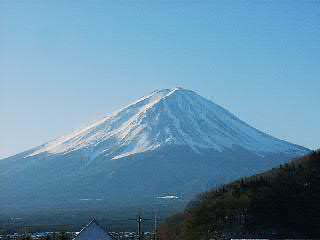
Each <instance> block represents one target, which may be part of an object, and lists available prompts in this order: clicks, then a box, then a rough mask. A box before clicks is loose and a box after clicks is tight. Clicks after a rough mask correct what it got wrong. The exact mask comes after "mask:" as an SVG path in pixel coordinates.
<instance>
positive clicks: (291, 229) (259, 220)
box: [161, 151, 320, 240]
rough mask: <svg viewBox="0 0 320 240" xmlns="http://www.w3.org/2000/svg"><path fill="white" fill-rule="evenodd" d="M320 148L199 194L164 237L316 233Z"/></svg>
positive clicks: (319, 210)
mask: <svg viewBox="0 0 320 240" xmlns="http://www.w3.org/2000/svg"><path fill="white" fill-rule="evenodd" d="M319 176H320V152H319V151H317V152H313V153H312V154H310V155H307V156H305V157H303V158H301V159H298V160H295V161H292V162H290V163H289V164H285V165H283V166H280V167H278V168H274V169H272V170H270V171H267V172H264V173H263V174H259V175H255V176H252V177H250V178H242V179H241V180H238V181H235V182H232V183H229V184H227V185H224V186H222V187H220V188H218V189H214V190H211V191H209V192H206V193H203V194H201V195H199V197H198V198H196V199H194V200H193V201H192V202H191V203H190V204H189V206H188V207H187V208H186V210H185V211H184V212H183V213H180V214H177V215H175V216H172V217H171V218H168V219H167V221H166V222H164V223H163V224H162V226H161V235H162V236H161V239H164V240H170V239H184V240H185V239H186V240H187V239H195V238H197V239H209V238H210V239H211V238H220V237H221V236H222V235H224V236H225V237H230V238H242V239H247V238H271V239H283V238H288V237H289V238H293V239H298V238H300V239H316V238H318V236H319V234H320V229H319V220H320V207H319V200H320V177H319Z"/></svg>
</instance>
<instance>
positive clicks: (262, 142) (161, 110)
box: [0, 88, 309, 219]
mask: <svg viewBox="0 0 320 240" xmlns="http://www.w3.org/2000/svg"><path fill="white" fill-rule="evenodd" d="M308 152H309V150H308V149H306V148H304V147H301V146H298V145H295V144H291V143H288V142H286V141H282V140H279V139H276V138H274V137H272V136H270V135H267V134H265V133H263V132H261V131H259V130H257V129H255V128H253V127H251V126H249V125H248V124H246V123H245V122H243V121H241V120H240V119H238V118H237V117H236V116H234V115H233V114H232V113H230V112H228V111H227V110H225V109H224V108H222V107H220V106H218V105H217V104H215V103H213V102H211V101H210V100H208V99H206V98H203V97H201V96H200V95H198V94H197V93H195V92H193V91H190V90H186V89H182V88H174V89H162V90H157V91H154V92H152V93H151V94H149V95H147V96H145V97H143V98H141V99H139V100H137V101H136V102H134V103H132V104H130V105H128V106H126V107H124V108H122V109H121V110H119V111H117V112H115V113H113V114H111V115H110V116H108V117H105V118H103V119H101V120H99V121H97V122H95V123H94V124H92V125H90V126H88V127H86V128H84V129H81V130H79V131H76V132H74V133H71V134H68V135H66V136H63V137H61V138H58V139H55V140H53V141H50V142H48V143H45V144H43V145H41V146H38V147H35V148H33V149H30V150H28V151H25V152H22V153H20V154H17V155H15V156H12V157H9V158H7V159H3V160H1V161H0V183H1V184H0V205H1V206H2V207H3V209H4V211H5V213H6V214H8V215H10V216H12V214H15V215H17V216H20V215H21V213H22V212H24V213H29V214H31V215H32V214H35V213H36V212H41V214H44V213H45V212H48V213H49V212H50V214H51V213H52V212H53V211H55V209H57V211H58V210H59V211H63V214H60V215H59V216H60V218H61V219H66V218H65V215H66V213H65V212H66V211H70V212H72V214H73V215H72V216H76V215H77V214H78V213H79V212H81V211H82V212H87V211H92V212H97V211H98V212H101V213H103V214H108V213H110V211H111V210H114V209H117V210H119V209H122V208H126V209H128V208H130V207H132V208H144V209H149V210H153V211H154V210H156V209H160V208H161V206H163V204H164V205H166V206H167V207H166V209H172V211H177V210H181V209H182V208H183V207H184V206H185V204H186V203H187V202H188V201H189V200H191V199H192V198H193V197H194V196H195V195H196V194H198V193H200V192H203V191H206V190H207V189H208V188H209V187H213V186H218V185H221V184H224V183H227V182H230V181H232V180H235V179H238V178H240V177H244V176H250V175H253V174H256V173H259V172H262V171H264V170H267V169H270V168H272V167H275V166H278V165H279V164H285V163H286V162H288V161H289V160H290V159H292V158H295V157H299V156H302V155H305V154H307V153H308ZM165 196H176V197H174V198H165ZM168 206H170V207H168ZM162 209H163V208H162ZM44 210H45V211H44ZM49 210H50V211H49ZM75 212H76V213H77V214H75ZM69 215H70V214H69ZM58 218H59V217H57V218H56V219H58Z"/></svg>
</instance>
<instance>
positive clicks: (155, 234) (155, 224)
mask: <svg viewBox="0 0 320 240" xmlns="http://www.w3.org/2000/svg"><path fill="white" fill-rule="evenodd" d="M157 220H158V218H157V214H156V213H155V214H154V230H153V231H154V240H157V231H158V230H157V224H158V223H157Z"/></svg>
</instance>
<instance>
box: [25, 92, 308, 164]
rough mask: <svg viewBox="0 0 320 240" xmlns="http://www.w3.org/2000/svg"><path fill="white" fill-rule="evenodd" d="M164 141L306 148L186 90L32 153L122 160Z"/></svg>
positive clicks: (143, 102)
mask: <svg viewBox="0 0 320 240" xmlns="http://www.w3.org/2000/svg"><path fill="white" fill-rule="evenodd" d="M166 145H185V146H188V147H190V148H191V149H193V150H194V151H195V152H200V151H201V149H203V148H211V149H215V150H218V151H222V150H224V149H231V148H233V147H235V146H240V147H242V148H245V149H247V150H250V151H254V152H256V153H259V154H262V155H263V153H281V152H283V153H296V154H303V153H304V151H305V149H303V148H300V147H298V146H296V145H293V144H290V143H287V142H285V141H281V140H278V139H276V138H273V137H271V136H269V135H266V134H264V133H262V132H260V131H258V130H256V129H255V128H252V127H250V126H249V125H247V124H246V123H244V122H242V121H241V120H239V119H238V118H236V117H235V116H234V115H232V114H231V113H230V112H228V111H227V110H225V109H223V108H222V107H220V106H218V105H216V104H214V103H213V102H211V101H209V100H207V99H205V98H203V97H201V96H199V95H198V94H196V93H195V92H193V91H190V90H185V89H182V88H174V89H163V90H158V91H154V92H153V93H151V94H150V95H148V96H145V97H143V98H141V99H139V100H138V101H136V102H134V103H132V104H130V105H128V106H127V107H125V108H123V109H121V110H120V111H118V112H116V113H114V114H112V115H111V116H109V117H106V118H104V119H102V120H100V121H98V122H96V123H94V124H92V125H90V126H88V127H87V128H85V129H82V130H80V131H78V132H74V133H72V134H70V135H66V136H64V137H61V138H58V139H56V140H54V141H52V142H49V143H47V144H45V145H42V146H40V147H38V148H36V149H34V151H33V152H32V153H31V154H29V155H28V156H35V155H38V154H42V153H46V154H67V153H69V152H72V151H77V150H79V151H83V152H84V153H86V154H87V156H88V158H90V159H94V158H95V157H97V156H99V155H104V156H107V157H110V158H113V159H119V158H122V157H125V156H128V155H132V154H136V153H141V152H145V151H150V150H154V149H157V148H159V147H161V146H166Z"/></svg>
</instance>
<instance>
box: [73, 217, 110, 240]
mask: <svg viewBox="0 0 320 240" xmlns="http://www.w3.org/2000/svg"><path fill="white" fill-rule="evenodd" d="M73 240H112V237H111V236H110V235H109V234H108V233H107V232H106V231H105V230H104V228H103V227H101V226H100V225H99V224H98V223H97V221H96V220H95V219H93V220H92V221H91V222H89V223H88V224H87V225H86V226H85V227H84V228H82V229H81V231H80V232H79V233H78V234H77V236H75V238H74V239H73Z"/></svg>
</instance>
